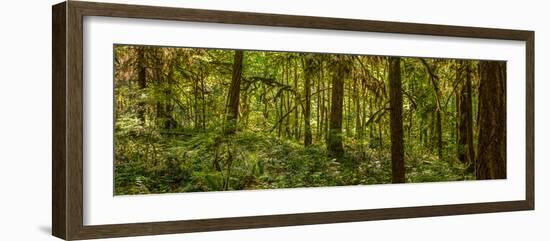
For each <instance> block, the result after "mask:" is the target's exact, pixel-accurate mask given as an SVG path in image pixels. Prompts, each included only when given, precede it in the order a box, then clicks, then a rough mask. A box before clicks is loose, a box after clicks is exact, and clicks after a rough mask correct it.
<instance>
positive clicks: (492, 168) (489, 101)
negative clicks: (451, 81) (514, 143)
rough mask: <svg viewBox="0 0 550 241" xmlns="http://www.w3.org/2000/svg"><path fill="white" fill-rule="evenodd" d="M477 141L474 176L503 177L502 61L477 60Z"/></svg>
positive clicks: (504, 140) (503, 65) (504, 134)
mask: <svg viewBox="0 0 550 241" xmlns="http://www.w3.org/2000/svg"><path fill="white" fill-rule="evenodd" d="M478 68H479V72H480V80H479V143H478V156H477V160H476V178H477V179H478V180H483V179H503V178H506V99H505V98H506V63H505V62H496V61H480V62H479V67H478Z"/></svg>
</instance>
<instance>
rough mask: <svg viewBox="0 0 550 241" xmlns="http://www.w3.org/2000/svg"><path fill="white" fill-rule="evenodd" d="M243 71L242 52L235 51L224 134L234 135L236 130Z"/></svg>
mask: <svg viewBox="0 0 550 241" xmlns="http://www.w3.org/2000/svg"><path fill="white" fill-rule="evenodd" d="M242 70H243V51H242V50H236V51H235V56H234V60H233V76H232V78H231V86H230V88H229V97H228V99H229V101H228V106H227V123H226V129H225V133H226V134H232V133H235V131H236V130H237V118H238V116H239V99H240V98H239V96H240V92H241V79H242Z"/></svg>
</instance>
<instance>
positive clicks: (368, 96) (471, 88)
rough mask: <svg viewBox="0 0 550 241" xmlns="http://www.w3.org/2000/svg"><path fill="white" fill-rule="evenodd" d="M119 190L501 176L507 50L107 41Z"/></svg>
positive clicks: (117, 192) (298, 185) (503, 175)
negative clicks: (424, 54) (456, 53)
mask: <svg viewBox="0 0 550 241" xmlns="http://www.w3.org/2000/svg"><path fill="white" fill-rule="evenodd" d="M113 51H114V65H115V66H114V93H115V94H114V118H115V120H114V150H115V152H114V187H115V195H133V194H154V193H181V192H208V191H229V190H233V191H234V190H257V189H279V188H304V187H328V186H349V185H369V184H390V183H423V182H449V181H475V180H489V179H505V178H506V62H505V61H489V60H464V59H438V58H420V57H397V56H393V57H392V56H368V55H354V54H327V53H301V52H274V51H257V50H226V49H207V48H179V47H160V46H138V45H114V50H113Z"/></svg>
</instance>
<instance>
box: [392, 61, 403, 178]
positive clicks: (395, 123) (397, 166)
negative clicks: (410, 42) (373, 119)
mask: <svg viewBox="0 0 550 241" xmlns="http://www.w3.org/2000/svg"><path fill="white" fill-rule="evenodd" d="M389 62H390V69H389V80H390V130H391V158H392V182H393V183H404V182H405V160H404V150H403V118H402V112H403V94H402V90H401V88H402V87H401V60H400V58H396V57H392V58H390V59H389Z"/></svg>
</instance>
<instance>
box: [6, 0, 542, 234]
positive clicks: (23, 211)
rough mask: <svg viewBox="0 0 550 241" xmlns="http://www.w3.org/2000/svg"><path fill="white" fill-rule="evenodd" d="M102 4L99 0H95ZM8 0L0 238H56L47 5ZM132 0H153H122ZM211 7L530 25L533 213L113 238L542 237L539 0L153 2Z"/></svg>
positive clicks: (480, 24)
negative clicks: (534, 107) (532, 49)
mask: <svg viewBox="0 0 550 241" xmlns="http://www.w3.org/2000/svg"><path fill="white" fill-rule="evenodd" d="M98 1H101V0H98ZM57 2H58V1H51V0H50V1H44V0H28V1H23V0H21V1H7V2H5V3H4V5H3V6H2V8H0V18H1V21H0V25H1V29H2V30H3V31H2V37H1V38H0V43H1V44H0V48H1V51H0V62H1V63H0V66H1V68H0V70H1V73H2V75H1V78H0V83H1V84H0V113H1V114H0V164H1V167H0V193H1V196H2V198H1V199H0V200H1V201H0V204H1V205H0V227H1V228H0V230H1V231H0V239H1V240H36V241H40V240H59V239H57V238H54V237H52V236H50V235H49V232H50V231H49V230H50V226H51V224H50V219H51V194H50V193H51V181H50V180H51V70H50V69H51V24H50V21H51V10H50V8H51V5H52V4H55V3H57ZM126 2H131V3H140V2H153V1H140V0H133V1H126ZM154 2H155V3H156V4H162V3H164V4H172V5H174V4H176V5H178V6H181V7H190V8H208V9H220V10H240V11H256V12H268V13H284V14H300V15H318V16H327V17H344V18H360V19H372V20H387V21H392V20H393V21H407V22H420V23H437V24H452V25H468V26H476V27H498V28H517V29H529V30H535V31H536V41H535V42H536V47H535V48H536V60H535V62H536V66H537V67H536V73H535V79H536V103H537V110H536V120H537V121H536V122H537V123H539V125H536V131H537V134H536V140H535V143H537V146H538V147H536V148H535V149H536V150H537V152H536V155H535V160H536V210H535V211H530V212H515V213H496V214H478V215H466V216H449V217H435V218H421V219H405V220H388V221H375V222H359V223H344V224H328V225H313V226H297V227H284V228H269V229H254V230H237V231H223V232H210V233H195V234H179V235H165V236H157V237H138V238H124V239H113V240H143V241H145V240H186V241H202V240H204V241H217V240H219V241H222V240H223V241H227V240H239V241H247V240H250V241H257V240H262V241H263V240H266V241H269V240H274V241H283V240H284V241H292V240H331V241H332V240H342V238H343V237H344V238H345V240H346V241H352V240H365V239H372V240H380V239H387V240H399V239H401V240H438V241H439V240H441V239H442V238H444V239H445V240H461V241H463V240H472V239H475V240H483V239H485V240H499V241H501V240H548V239H549V238H550V231H549V230H548V224H547V223H548V220H550V187H549V185H550V175H545V172H546V170H550V163H549V162H548V160H549V159H550V152H549V151H548V148H546V145H547V142H546V136H548V134H550V128H549V127H548V126H547V125H543V123H547V122H548V121H550V109H548V108H546V106H545V104H546V103H548V102H549V101H550V97H548V95H547V94H546V93H545V92H546V90H547V89H548V88H550V83H549V82H548V80H549V79H550V70H549V69H548V68H546V66H550V60H548V58H547V56H546V54H549V53H550V28H548V25H547V22H548V21H550V15H548V14H547V11H548V9H550V6H547V5H548V4H546V2H545V1H535V0H525V1H513V2H505V1H496V0H488V1H474V0H464V1H446V2H444V1H435V0H418V1H406V0H387V1H359V0H357V1H351V0H340V1H328V0H327V1H321V0H317V1H316V0H276V1H275V0H273V1H257V0H256V1H254V0H234V1H227V0H225V1H224V0H219V1H216V0H194V1H183V0H180V1H174V0H162V1H161V0H157V1H154Z"/></svg>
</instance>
